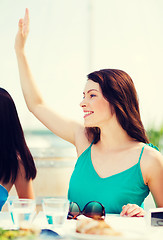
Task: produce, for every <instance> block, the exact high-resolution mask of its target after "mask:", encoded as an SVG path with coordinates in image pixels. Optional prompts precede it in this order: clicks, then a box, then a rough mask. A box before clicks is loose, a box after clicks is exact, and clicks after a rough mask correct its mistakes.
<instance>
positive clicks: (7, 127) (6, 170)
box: [0, 88, 36, 183]
mask: <svg viewBox="0 0 163 240" xmlns="http://www.w3.org/2000/svg"><path fill="white" fill-rule="evenodd" d="M0 133H1V134H0V180H1V181H2V182H4V183H8V182H9V181H12V182H14V181H15V180H16V176H17V173H18V170H19V162H20V163H21V164H23V166H24V169H25V174H26V179H27V180H29V179H30V178H32V179H34V178H35V176H36V167H35V164H34V161H33V158H32V155H31V153H30V151H29V149H28V147H27V144H26V141H25V138H24V133H23V130H22V127H21V124H20V120H19V117H18V114H17V110H16V107H15V104H14V101H13V99H12V97H11V96H10V94H9V93H8V92H7V91H6V90H5V89H3V88H0Z"/></svg>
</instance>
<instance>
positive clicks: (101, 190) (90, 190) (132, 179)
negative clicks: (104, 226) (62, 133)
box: [68, 143, 154, 214]
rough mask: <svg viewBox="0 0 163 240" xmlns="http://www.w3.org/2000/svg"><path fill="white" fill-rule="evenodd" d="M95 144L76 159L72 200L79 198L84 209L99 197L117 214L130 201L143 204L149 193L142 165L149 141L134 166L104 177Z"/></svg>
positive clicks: (70, 198)
mask: <svg viewBox="0 0 163 240" xmlns="http://www.w3.org/2000/svg"><path fill="white" fill-rule="evenodd" d="M92 144H93V143H92ZM92 144H91V145H90V146H89V147H88V148H87V149H86V150H85V151H84V152H83V153H82V154H81V155H80V156H79V158H78V160H77V162H76V165H75V167H74V171H73V173H72V175H71V178H70V183H69V190H68V199H69V201H71V202H76V203H77V204H78V205H79V207H80V209H81V210H83V208H84V206H85V205H86V204H87V203H88V202H90V201H98V202H100V203H101V204H103V206H104V207H105V211H106V213H113V214H119V213H120V212H121V211H122V206H123V205H126V204H128V203H132V204H137V205H139V206H141V205H142V203H143V201H144V199H145V198H146V197H147V196H148V194H149V188H148V186H147V185H145V184H144V180H143V176H142V172H141V168H140V160H141V156H142V154H143V151H144V147H145V146H146V145H144V146H143V148H142V150H141V153H140V156H139V160H138V162H137V163H136V164H135V165H134V166H132V167H130V168H129V169H127V170H124V171H122V172H120V173H117V174H114V175H112V176H109V177H106V178H101V177H100V176H99V175H98V174H97V172H96V171H95V169H94V166H93V164H92V160H91V147H92ZM148 145H150V146H153V145H152V144H148ZM153 147H154V146H153Z"/></svg>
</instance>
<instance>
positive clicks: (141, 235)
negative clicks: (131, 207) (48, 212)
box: [0, 211, 163, 240]
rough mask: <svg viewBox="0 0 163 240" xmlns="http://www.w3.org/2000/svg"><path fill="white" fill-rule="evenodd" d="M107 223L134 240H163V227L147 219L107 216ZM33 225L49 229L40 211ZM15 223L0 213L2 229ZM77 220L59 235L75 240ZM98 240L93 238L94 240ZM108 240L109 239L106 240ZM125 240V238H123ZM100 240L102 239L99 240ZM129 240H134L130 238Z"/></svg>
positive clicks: (66, 224)
mask: <svg viewBox="0 0 163 240" xmlns="http://www.w3.org/2000/svg"><path fill="white" fill-rule="evenodd" d="M105 220H106V222H107V223H108V224H109V225H111V226H112V227H113V228H114V229H115V230H117V231H122V232H125V231H129V232H130V233H132V236H133V239H134V240H135V239H137V240H148V239H149V240H162V239H163V227H151V226H150V225H148V224H147V221H146V218H145V217H144V218H136V217H133V218H131V217H120V216H119V215H111V214H109V215H106V218H105ZM33 224H34V225H36V226H38V227H40V228H41V229H43V228H49V226H48V224H47V221H46V218H45V216H44V214H43V212H42V211H40V212H39V213H38V214H37V215H36V217H35V219H34V221H33ZM12 226H13V223H12V220H11V217H10V214H9V212H0V227H2V228H12ZM75 226H76V220H67V221H66V223H65V224H64V226H63V228H62V229H57V231H58V233H59V234H60V235H62V236H65V239H69V240H71V239H74V236H72V235H73V234H72V233H75ZM116 238H117V237H108V239H109V240H112V239H114V240H116ZM85 239H86V238H85ZM93 239H97V238H96V237H94V236H92V240H93ZM106 239H107V238H106ZM122 239H123V240H125V238H124V237H123V238H122ZM99 240H100V239H99ZM118 240H119V239H118ZM128 240H132V238H131V239H129V238H128Z"/></svg>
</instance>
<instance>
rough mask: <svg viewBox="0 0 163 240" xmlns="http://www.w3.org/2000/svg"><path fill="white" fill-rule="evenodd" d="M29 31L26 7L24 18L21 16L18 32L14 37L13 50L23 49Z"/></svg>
mask: <svg viewBox="0 0 163 240" xmlns="http://www.w3.org/2000/svg"><path fill="white" fill-rule="evenodd" d="M28 33H29V10H28V8H26V10H25V15H24V19H23V18H21V19H20V20H19V24H18V32H17V35H16V39H15V50H16V51H23V50H24V46H25V42H26V39H27V36H28Z"/></svg>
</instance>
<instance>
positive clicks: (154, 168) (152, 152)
mask: <svg viewBox="0 0 163 240" xmlns="http://www.w3.org/2000/svg"><path fill="white" fill-rule="evenodd" d="M142 165H143V168H144V170H145V172H146V175H148V176H149V177H150V176H151V175H153V174H157V173H158V172H159V171H162V172H163V155H162V154H161V153H160V152H159V151H157V150H156V149H154V148H152V147H150V146H146V147H145V149H144V153H143V158H142Z"/></svg>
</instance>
